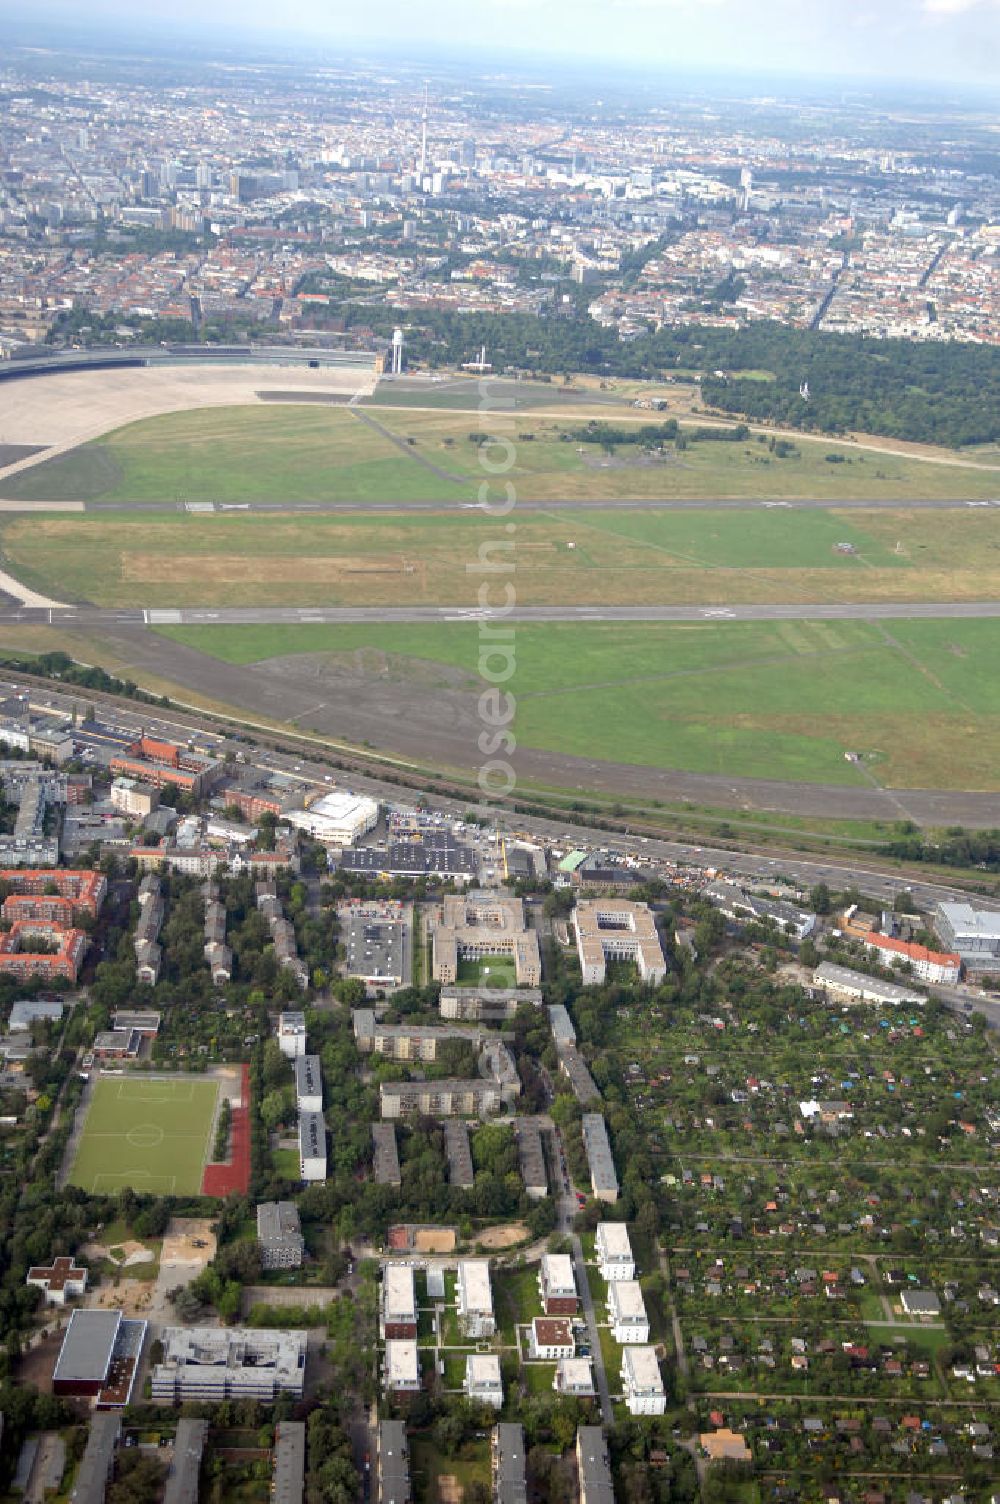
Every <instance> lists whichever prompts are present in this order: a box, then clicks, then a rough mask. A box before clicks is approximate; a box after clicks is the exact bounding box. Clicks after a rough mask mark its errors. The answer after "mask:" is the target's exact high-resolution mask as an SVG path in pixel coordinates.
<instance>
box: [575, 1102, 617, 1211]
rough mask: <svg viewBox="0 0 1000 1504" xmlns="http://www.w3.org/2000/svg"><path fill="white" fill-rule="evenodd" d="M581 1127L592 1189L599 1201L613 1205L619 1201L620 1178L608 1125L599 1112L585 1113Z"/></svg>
mask: <svg viewBox="0 0 1000 1504" xmlns="http://www.w3.org/2000/svg"><path fill="white" fill-rule="evenodd" d="M580 1127H581V1130H582V1132H583V1147H584V1150H585V1152H586V1155H587V1165H588V1167H589V1169H590V1188H591V1190H592V1191H593V1193H594V1195H595V1196H596V1198H597V1200H598V1201H607V1202H608V1203H609V1204H613V1203H614V1202H615V1201H617V1200H618V1176H617V1174H616V1173H615V1160H614V1155H613V1154H612V1153H611V1144H610V1142H609V1141H608V1130H607V1125H606V1124H605V1121H604V1118H603V1117H602V1116H601V1114H600V1113H599V1112H585V1113H584V1114H583V1117H582V1118H581V1120H580Z"/></svg>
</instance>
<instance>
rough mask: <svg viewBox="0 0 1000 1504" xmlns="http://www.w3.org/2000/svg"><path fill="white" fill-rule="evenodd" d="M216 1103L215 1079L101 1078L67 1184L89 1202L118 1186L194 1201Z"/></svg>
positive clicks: (118, 1188)
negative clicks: (79, 1190) (91, 1197)
mask: <svg viewBox="0 0 1000 1504" xmlns="http://www.w3.org/2000/svg"><path fill="white" fill-rule="evenodd" d="M218 1097H219V1087H218V1084H217V1082H215V1081H205V1080H192V1079H190V1078H189V1077H180V1078H169V1079H166V1078H152V1079H151V1078H149V1077H143V1078H139V1077H130V1076H101V1077H100V1078H99V1079H98V1081H97V1082H96V1084H95V1086H94V1091H93V1096H92V1098H91V1102H90V1106H89V1108H88V1109H87V1117H86V1121H85V1123H84V1126H83V1134H82V1137H81V1139H80V1146H79V1148H78V1150H77V1153H76V1158H75V1159H74V1161H73V1168H72V1171H71V1172H70V1177H69V1178H70V1183H71V1184H72V1185H77V1186H80V1187H81V1188H82V1189H83V1190H85V1191H89V1192H90V1193H91V1194H92V1195H95V1196H107V1195H114V1194H115V1192H116V1191H119V1190H121V1189H122V1188H123V1187H124V1186H129V1187H130V1188H131V1189H132V1190H133V1191H136V1192H137V1193H140V1194H146V1195H151V1196H171V1195H180V1196H184V1195H188V1196H189V1195H195V1196H196V1195H198V1194H199V1192H200V1191H201V1180H202V1174H203V1171H204V1168H205V1163H206V1160H207V1158H208V1154H209V1150H210V1138H211V1133H212V1125H213V1122H214V1119H215V1109H216V1104H217V1102H218Z"/></svg>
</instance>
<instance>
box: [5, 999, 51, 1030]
mask: <svg viewBox="0 0 1000 1504" xmlns="http://www.w3.org/2000/svg"><path fill="white" fill-rule="evenodd" d="M63 1012H64V1005H63V1004H62V1003H57V1002H54V1001H49V1000H47V999H45V998H40V997H39V998H33V997H32V998H24V999H21V1000H20V1001H19V1002H16V1003H12V1004H11V1009H10V1019H9V1021H8V1024H7V1027H8V1028H9V1029H10V1032H11V1033H12V1034H19V1033H27V1032H29V1030H30V1029H31V1026H32V1024H57V1023H59V1021H60V1019H61V1018H62V1016H63Z"/></svg>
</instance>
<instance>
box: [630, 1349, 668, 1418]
mask: <svg viewBox="0 0 1000 1504" xmlns="http://www.w3.org/2000/svg"><path fill="white" fill-rule="evenodd" d="M621 1377H622V1384H623V1385H624V1389H625V1405H626V1408H627V1410H628V1413H629V1414H630V1415H662V1414H663V1413H664V1411H665V1410H666V1408H667V1396H666V1392H665V1390H664V1388H663V1379H662V1378H661V1376H660V1365H659V1363H658V1362H657V1361H656V1349H655V1348H653V1347H626V1349H625V1351H624V1352H623V1353H622V1373H621Z"/></svg>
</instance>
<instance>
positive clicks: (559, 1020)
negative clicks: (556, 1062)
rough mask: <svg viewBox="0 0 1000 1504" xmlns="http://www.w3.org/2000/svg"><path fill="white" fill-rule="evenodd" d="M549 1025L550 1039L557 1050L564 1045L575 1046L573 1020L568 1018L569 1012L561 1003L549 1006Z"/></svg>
mask: <svg viewBox="0 0 1000 1504" xmlns="http://www.w3.org/2000/svg"><path fill="white" fill-rule="evenodd" d="M549 1024H550V1026H551V1028H552V1039H553V1042H554V1043H555V1047H556V1049H557V1050H558V1049H561V1048H562V1046H563V1045H566V1044H576V1030H575V1029H574V1027H573V1020H572V1019H571V1018H570V1016H569V1010H568V1009H567V1008H565V1007H564V1006H563V1004H562V1003H552V1004H550V1006H549Z"/></svg>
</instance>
